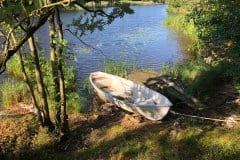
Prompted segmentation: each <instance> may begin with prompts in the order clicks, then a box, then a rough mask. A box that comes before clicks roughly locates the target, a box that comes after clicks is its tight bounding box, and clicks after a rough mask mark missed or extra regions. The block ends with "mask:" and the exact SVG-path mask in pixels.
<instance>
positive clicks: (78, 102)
mask: <svg viewBox="0 0 240 160" xmlns="http://www.w3.org/2000/svg"><path fill="white" fill-rule="evenodd" d="M39 53H40V54H39V59H40V64H41V67H42V74H43V78H44V79H43V80H44V84H45V86H46V91H47V95H48V96H47V97H48V102H49V108H50V110H51V111H54V109H55V106H56V105H57V103H58V102H55V99H54V98H55V89H54V82H53V77H52V67H51V62H50V60H48V59H46V58H45V56H44V53H43V51H42V50H39ZM23 58H24V65H25V70H26V72H27V75H28V78H29V80H30V83H31V85H32V86H33V88H34V93H35V95H36V98H37V100H38V103H40V95H39V92H38V91H37V85H36V81H35V73H34V70H33V68H34V66H33V63H32V59H31V57H30V56H29V55H28V54H23ZM69 63H70V62H64V64H63V72H64V78H65V89H66V98H67V110H68V111H70V112H80V111H82V108H83V107H84V105H85V98H84V97H81V95H80V90H79V87H78V82H77V77H76V76H77V71H76V69H75V68H76V67H75V66H74V65H70V64H69ZM7 71H8V74H9V75H10V76H12V77H13V78H14V79H15V80H14V81H8V82H6V83H5V85H3V87H4V88H3V89H2V90H1V92H2V93H4V96H3V98H2V101H3V105H11V104H14V103H18V102H20V101H21V102H24V103H25V102H27V103H31V96H30V95H29V94H26V93H29V92H28V90H27V85H26V84H25V82H24V79H23V74H22V71H21V67H20V63H19V57H18V56H17V55H15V56H13V58H12V59H11V61H9V62H8V64H7ZM5 86H6V87H5ZM6 93H8V94H6ZM16 93H19V95H18V94H16ZM11 97H12V98H11ZM26 100H28V101H26Z"/></svg>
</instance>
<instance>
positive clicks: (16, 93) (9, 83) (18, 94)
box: [0, 79, 31, 107]
mask: <svg viewBox="0 0 240 160" xmlns="http://www.w3.org/2000/svg"><path fill="white" fill-rule="evenodd" d="M0 95H1V102H2V104H3V105H4V106H5V107H11V106H12V105H15V104H17V103H19V102H23V103H26V104H29V103H31V98H29V97H30V95H29V92H28V90H27V86H26V84H25V83H24V82H18V81H16V80H13V79H7V80H5V81H4V82H3V85H2V86H1V87H0Z"/></svg>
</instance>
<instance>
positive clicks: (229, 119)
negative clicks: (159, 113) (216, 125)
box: [170, 110, 238, 124]
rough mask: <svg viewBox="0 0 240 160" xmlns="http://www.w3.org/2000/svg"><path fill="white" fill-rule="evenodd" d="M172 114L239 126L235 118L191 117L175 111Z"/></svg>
mask: <svg viewBox="0 0 240 160" xmlns="http://www.w3.org/2000/svg"><path fill="white" fill-rule="evenodd" d="M170 113H172V114H174V115H180V116H185V117H191V118H197V119H203V120H210V121H215V122H226V123H228V124H230V123H235V124H237V123H238V122H237V121H236V120H234V118H233V117H228V118H227V119H217V118H209V117H201V116H194V115H190V114H183V113H178V112H175V111H172V110H171V111H170Z"/></svg>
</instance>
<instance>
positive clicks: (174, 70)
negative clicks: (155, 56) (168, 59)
mask: <svg viewBox="0 0 240 160" xmlns="http://www.w3.org/2000/svg"><path fill="white" fill-rule="evenodd" d="M207 70H208V66H205V65H204V62H203V61H201V60H200V59H197V60H192V61H184V62H181V63H179V64H176V65H165V66H163V67H162V68H161V73H162V74H165V75H171V76H173V77H176V78H178V79H180V80H182V81H184V82H188V83H190V82H192V81H193V80H195V79H196V78H197V77H198V76H199V75H200V74H201V73H202V72H204V71H207Z"/></svg>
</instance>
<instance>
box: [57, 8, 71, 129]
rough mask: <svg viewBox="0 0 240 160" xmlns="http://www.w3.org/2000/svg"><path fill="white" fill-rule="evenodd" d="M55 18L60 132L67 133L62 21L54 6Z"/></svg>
mask: <svg viewBox="0 0 240 160" xmlns="http://www.w3.org/2000/svg"><path fill="white" fill-rule="evenodd" d="M55 12H56V20H57V25H58V28H57V31H58V38H59V44H60V46H59V50H58V55H59V62H58V75H59V84H60V97H61V122H62V132H63V133H65V134H66V133H68V132H69V125H68V115H67V111H66V93H65V82H64V73H63V66H62V64H63V63H62V59H63V47H64V46H63V30H62V22H61V18H60V14H59V9H58V8H56V10H55Z"/></svg>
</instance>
